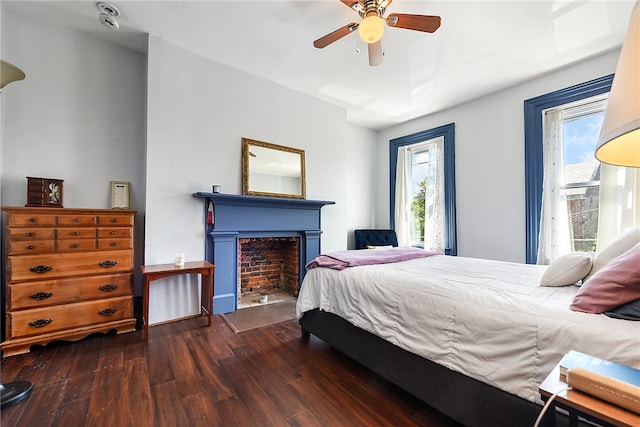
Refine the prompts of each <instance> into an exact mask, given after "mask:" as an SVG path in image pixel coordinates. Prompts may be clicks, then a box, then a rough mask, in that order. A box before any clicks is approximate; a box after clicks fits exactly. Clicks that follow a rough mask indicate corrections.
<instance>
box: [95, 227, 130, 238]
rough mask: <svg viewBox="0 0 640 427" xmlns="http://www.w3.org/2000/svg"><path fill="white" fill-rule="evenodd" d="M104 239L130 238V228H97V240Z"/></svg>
mask: <svg viewBox="0 0 640 427" xmlns="http://www.w3.org/2000/svg"><path fill="white" fill-rule="evenodd" d="M105 237H108V238H112V239H123V238H125V237H127V238H128V237H131V228H129V227H114V228H98V239H103V238H105Z"/></svg>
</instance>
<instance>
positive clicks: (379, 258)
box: [305, 247, 441, 270]
mask: <svg viewBox="0 0 640 427" xmlns="http://www.w3.org/2000/svg"><path fill="white" fill-rule="evenodd" d="M432 255H441V253H440V252H436V251H425V250H424V249H418V248H408V247H398V248H384V249H360V250H350V251H337V252H331V253H328V254H322V255H318V256H317V257H315V258H314V259H312V260H311V261H309V263H308V264H307V265H306V266H305V267H307V269H311V268H316V267H326V268H332V269H334V270H344V269H345V268H347V267H355V266H358V265H372V264H388V263H391V262H400V261H407V260H410V259H414V258H424V257H428V256H432Z"/></svg>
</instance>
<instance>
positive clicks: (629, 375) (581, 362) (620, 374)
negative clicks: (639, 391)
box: [560, 350, 640, 387]
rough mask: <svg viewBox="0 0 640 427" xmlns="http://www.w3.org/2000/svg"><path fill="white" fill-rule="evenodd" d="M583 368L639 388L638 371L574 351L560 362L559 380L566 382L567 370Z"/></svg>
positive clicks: (639, 372) (639, 371)
mask: <svg viewBox="0 0 640 427" xmlns="http://www.w3.org/2000/svg"><path fill="white" fill-rule="evenodd" d="M571 368H584V369H588V370H590V371H593V372H595V373H598V374H602V375H606V376H608V377H611V378H615V379H618V380H620V381H625V382H628V383H630V384H633V385H635V386H638V387H640V370H639V369H635V368H632V367H631V366H627V365H622V364H620V363H615V362H610V361H608V360H604V359H600V358H598V357H595V356H591V355H589V354H584V353H580V352H578V351H575V350H571V351H569V353H567V354H566V355H565V356H564V357H563V358H562V360H561V361H560V379H561V380H562V381H564V382H566V381H567V370H569V369H571Z"/></svg>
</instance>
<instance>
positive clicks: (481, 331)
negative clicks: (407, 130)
mask: <svg viewBox="0 0 640 427" xmlns="http://www.w3.org/2000/svg"><path fill="white" fill-rule="evenodd" d="M399 249H401V248H392V249H383V251H397V250H399ZM345 252H353V251H345ZM357 252H371V251H357ZM373 252H377V250H376V251H373ZM430 255H431V256H421V257H418V258H413V259H407V260H401V261H399V262H393V263H381V264H373V265H358V264H357V263H356V264H355V265H354V266H350V267H348V268H343V269H340V270H337V269H334V268H327V267H322V266H319V267H317V268H311V269H310V270H309V271H308V272H307V274H306V276H305V278H304V281H303V284H302V287H301V291H300V294H299V296H298V302H297V307H296V310H297V316H298V318H299V322H300V325H301V327H302V330H303V336H308V334H314V335H315V336H317V337H318V338H320V339H322V340H323V341H325V342H327V343H328V344H330V345H332V346H333V347H335V348H336V349H338V350H339V351H341V352H343V353H345V354H347V355H348V356H350V357H352V358H353V359H355V360H357V361H359V362H360V363H362V364H363V365H365V366H367V367H368V368H370V369H372V370H373V371H375V372H377V373H378V374H380V375H381V376H383V377H385V378H387V379H388V380H390V381H391V382H393V383H395V384H397V385H399V386H401V387H402V388H404V389H405V390H407V391H409V392H410V393H412V394H414V395H415V396H417V397H418V398H420V399H422V400H423V401H425V402H426V403H427V404H429V405H431V406H432V407H434V408H436V409H437V410H439V411H441V412H442V413H444V414H446V415H447V416H449V417H451V418H452V419H454V420H456V421H458V422H460V423H462V424H464V425H467V426H489V425H491V426H520V425H522V426H526V425H533V423H534V421H535V419H536V417H537V416H538V413H539V412H540V410H541V400H540V396H539V393H538V386H539V384H540V383H541V382H542V381H543V380H544V378H545V377H546V376H547V375H548V374H549V373H550V372H551V371H552V369H553V368H554V366H555V365H556V364H557V363H558V361H559V360H560V359H561V358H562V356H563V355H564V354H565V353H567V352H568V351H569V350H571V349H574V350H578V351H581V352H583V353H588V354H592V355H595V356H598V357H602V358H606V359H609V360H612V361H616V362H619V363H624V364H627V365H630V366H634V367H636V368H640V322H633V321H628V320H621V319H616V318H611V317H608V316H605V315H598V314H589V313H581V312H576V311H572V310H570V309H569V306H570V304H571V302H572V301H573V299H574V297H575V295H576V293H577V292H578V289H579V288H578V287H577V286H559V287H541V286H540V281H541V278H542V276H543V274H544V272H545V271H546V269H547V267H545V266H536V265H524V264H517V263H509V262H501V261H491V260H481V259H474V258H464V257H453V256H446V255H432V254H430Z"/></svg>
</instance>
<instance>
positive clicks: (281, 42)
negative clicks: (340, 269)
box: [2, 0, 635, 129]
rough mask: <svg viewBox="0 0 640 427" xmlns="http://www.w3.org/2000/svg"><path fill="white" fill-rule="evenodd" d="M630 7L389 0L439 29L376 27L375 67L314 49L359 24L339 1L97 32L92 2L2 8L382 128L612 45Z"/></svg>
mask: <svg viewBox="0 0 640 427" xmlns="http://www.w3.org/2000/svg"><path fill="white" fill-rule="evenodd" d="M634 1H635V0H619V1H612V0H592V1H571V0H569V1H549V0H537V1H522V0H511V1H485V0H469V1H456V0H433V1H409V0H395V1H394V2H393V3H392V4H391V5H390V6H389V7H388V9H387V12H386V14H389V13H413V14H424V15H439V16H441V18H442V25H441V27H440V28H439V29H438V31H436V32H435V33H433V34H428V33H421V32H417V31H410V30H404V29H399V28H386V30H385V34H384V37H383V46H384V50H385V58H384V61H383V63H382V64H381V65H380V66H377V67H370V66H369V65H368V60H367V49H366V45H365V44H363V43H362V42H359V39H358V35H357V34H350V35H348V36H346V37H344V38H343V39H341V40H338V41H337V42H335V43H333V44H332V45H330V46H328V47H326V48H324V49H316V48H314V47H313V45H312V43H313V41H314V40H315V39H317V38H319V37H321V36H323V35H325V34H327V33H329V32H331V31H333V30H336V29H338V28H339V27H342V26H344V25H346V24H348V23H350V22H359V19H360V18H359V16H358V15H357V14H356V13H355V12H353V11H351V10H350V9H349V8H348V7H346V6H345V5H343V4H342V3H341V2H340V1H339V0H316V1H312V0H276V1H273V0H272V1H268V0H259V1H245V0H234V1H217V0H208V1H151V0H147V1H129V0H114V1H111V2H110V3H113V4H114V5H115V6H117V7H118V8H119V9H120V11H121V12H122V16H121V17H119V18H117V20H118V22H119V24H120V30H118V31H110V30H107V29H106V28H104V27H102V26H101V25H100V24H99V23H98V21H97V16H98V12H99V11H98V9H97V7H96V4H95V2H94V1H28V0H22V1H6V0H3V1H2V4H3V6H4V7H6V8H7V9H9V10H12V11H20V12H23V13H26V14H30V15H34V14H35V15H38V16H39V17H41V18H43V19H47V20H54V21H56V22H58V23H60V24H61V25H67V26H70V27H74V28H78V29H81V30H84V31H88V32H91V33H93V34H95V35H98V36H100V37H105V38H108V39H109V40H112V41H115V42H117V43H121V44H124V45H127V46H129V47H132V48H135V49H139V50H144V49H146V42H145V40H146V38H145V37H144V34H145V33H149V34H152V35H155V36H158V37H161V38H162V39H165V40H167V41H169V42H172V43H174V44H176V45H178V46H181V47H183V48H185V49H188V50H190V51H192V52H194V53H197V54H199V55H202V56H205V57H208V58H211V59H213V60H215V61H218V62H220V63H223V64H226V65H229V66H231V67H235V68H238V69H241V70H244V71H246V72H249V73H251V74H254V75H256V76H259V77H262V78H265V79H268V80H272V81H274V82H277V83H279V84H282V85H285V86H288V87H291V88H293V89H296V90H299V91H301V92H304V93H307V94H309V95H311V96H314V97H317V98H320V99H322V100H324V101H327V102H330V103H333V104H336V105H339V106H342V107H343V108H345V109H346V110H347V119H348V120H349V121H350V122H353V123H356V124H359V125H362V126H366V127H369V128H372V129H383V128H385V127H388V126H391V125H394V124H397V123H401V122H404V121H406V120H410V119H412V118H415V117H419V116H423V115H425V114H429V113H432V112H435V111H439V110H442V109H445V108H448V107H451V106H454V105H457V104H460V103H462V102H465V101H468V100H470V99H473V98H477V97H479V96H482V95H485V94H488V93H491V92H495V91H497V90H500V89H502V88H506V87H509V86H512V85H514V84H517V83H519V82H522V81H524V80H527V79H530V78H532V77H534V76H538V75H541V74H544V73H547V72H549V71H551V70H555V69H558V68H561V67H564V66H567V65H569V64H572V63H574V62H577V61H580V60H583V59H585V58H588V57H592V56H596V55H599V54H601V53H604V52H607V51H610V50H612V49H617V48H619V47H620V46H621V45H622V41H623V39H624V35H625V32H626V29H627V27H628V23H629V18H630V16H631V10H632V9H633V5H634ZM5 36H6V35H5ZM358 49H359V50H360V53H358V52H357V50H358Z"/></svg>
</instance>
